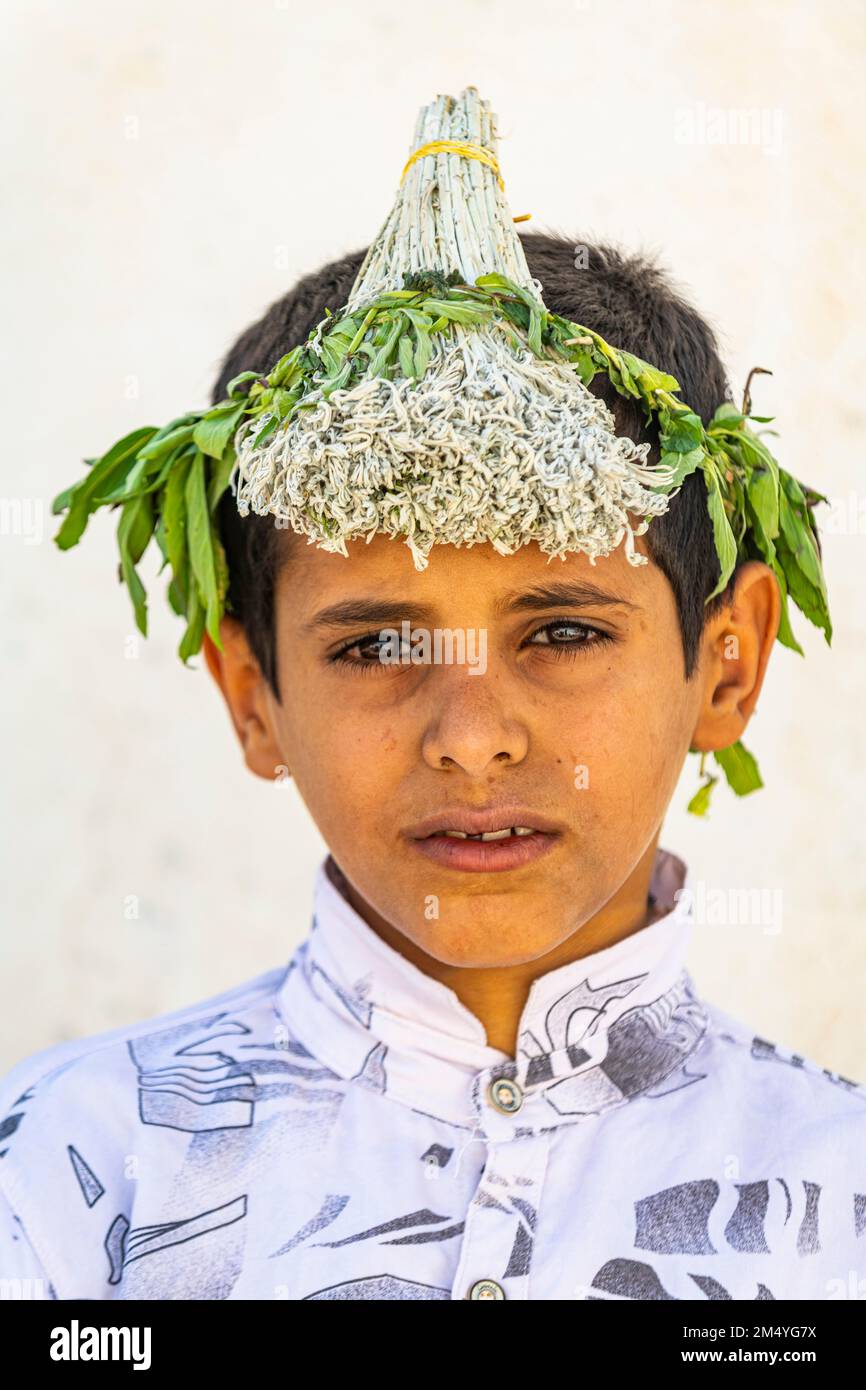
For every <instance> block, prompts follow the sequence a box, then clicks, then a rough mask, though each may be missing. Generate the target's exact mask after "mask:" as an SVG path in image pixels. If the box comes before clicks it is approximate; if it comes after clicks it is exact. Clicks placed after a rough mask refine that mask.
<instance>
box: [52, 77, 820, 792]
mask: <svg viewBox="0 0 866 1390" xmlns="http://www.w3.org/2000/svg"><path fill="white" fill-rule="evenodd" d="M496 149H497V140H496V130H495V118H494V116H493V114H492V113H491V111H490V108H489V105H488V103H487V102H485V101H482V100H480V98H479V96H478V93H477V91H476V90H475V88H472V87H470V88H467V89H466V90H465V91H464V92H463V93H462V94H461V96H460V97H459V98H452V97H447V96H439V97H438V98H437V99H436V100H435V101H434V102H432V103H431V104H430V105H428V106H425V107H424V108H423V109H422V110H421V113H420V115H419V117H418V122H417V125H416V128H415V135H414V139H413V143H412V148H411V152H410V156H409V159H408V160H407V162H406V166H405V168H404V170H403V176H402V178H401V181H400V186H399V188H398V191H397V196H396V199H395V202H394V206H393V208H392V210H391V212H390V214H389V216H388V218H387V220H386V221H385V223H384V225H383V227H382V229H381V230H380V232H379V234H378V236H377V237H376V239H375V241H374V242H373V243H372V245H371V246H370V249H369V251H368V253H367V255H366V257H365V259H364V262H363V264H362V266H361V268H360V270H359V272H358V275H357V278H356V280H355V283H354V285H353V287H352V291H351V293H350V295H349V299H348V302H347V303H346V304H345V305H344V306H343V307H342V308H341V309H339V311H338V312H336V313H331V312H330V311H328V312H327V314H326V317H325V318H324V319H323V320H322V322H321V323H319V324H318V325H317V327H316V328H315V329H313V331H312V332H311V333H310V334H309V336H308V338H307V339H306V341H305V342H303V343H300V344H298V345H297V346H295V347H293V348H292V350H291V351H290V352H287V353H286V354H285V355H284V356H283V357H281V358H280V360H279V361H278V362H277V363H276V364H275V366H274V367H273V369H272V370H271V371H270V372H269V373H268V375H267V376H266V377H262V376H260V375H259V374H258V373H256V372H253V371H246V372H241V374H240V375H239V376H236V377H235V378H234V380H233V381H231V382H230V383H229V385H228V388H227V392H228V394H227V397H226V399H225V400H223V401H221V402H220V403H219V404H217V405H215V406H213V407H211V408H209V409H206V410H203V411H193V412H191V413H189V414H186V415H182V416H180V417H178V418H177V419H175V420H172V421H170V422H169V423H168V424H167V425H164V426H163V427H162V428H161V429H157V428H153V427H147V428H143V429H139V430H135V431H133V433H132V434H129V435H127V436H126V437H125V438H124V439H121V440H119V441H118V442H117V443H116V444H114V445H113V446H112V447H111V448H110V449H109V450H108V452H107V453H106V454H104V455H103V456H102V457H101V458H99V459H93V460H87V462H88V463H89V465H90V471H89V472H88V474H87V475H86V477H84V478H83V479H82V480H81V481H79V482H77V483H75V484H73V485H72V486H71V487H69V488H68V489H66V491H64V492H62V493H61V494H60V495H59V496H58V497H57V498H55V500H54V504H53V509H54V512H55V513H60V512H65V513H66V515H65V517H64V520H63V522H62V525H61V526H60V529H59V531H58V533H57V536H56V537H55V539H56V542H57V544H58V545H59V546H60V548H61V549H68V548H69V547H71V546H74V545H76V544H77V543H78V541H79V540H80V538H81V536H82V534H83V533H84V530H85V528H86V526H87V522H88V520H89V518H90V515H91V513H93V512H95V511H97V510H98V509H99V508H101V507H111V508H119V509H120V518H119V523H118V528H117V540H118V547H119V551H120V566H119V571H120V577H121V580H122V581H123V582H125V583H126V585H127V587H128V589H129V592H130V595H131V597H132V602H133V606H134V609H135V618H136V623H137V625H138V627H139V629H140V631H141V632H142V633H144V634H146V632H147V602H146V594H145V590H144V586H143V584H142V582H141V579H140V577H139V575H138V572H137V569H136V566H137V565H138V563H139V561H140V559H141V557H142V555H143V554H144V552H145V550H146V549H147V547H148V545H149V544H150V542H151V540H152V539H153V540H155V541H156V544H157V546H158V547H159V550H160V551H161V554H162V557H163V564H162V569H165V568H166V567H168V568H169V570H170V572H171V579H170V582H169V586H168V599H169V602H170V604H171V606H172V608H173V609H174V611H175V612H176V613H177V614H179V615H180V616H182V617H183V618H184V619H185V620H186V630H185V632H184V635H183V638H182V640H181V643H180V647H179V655H180V656H181V658H182V659H183V660H184V662H186V661H188V659H189V658H190V657H191V656H192V655H193V654H194V653H195V652H197V651H198V650H199V648H200V647H201V644H202V640H203V635H204V632H205V631H207V632H208V633H209V635H210V636H211V638H212V639H213V641H214V642H215V643H216V644H217V646H220V645H221V644H220V636H219V623H220V619H221V617H222V615H223V613H224V611H226V595H227V589H228V569H227V564H226V557H225V552H224V550H223V547H222V544H221V541H220V537H219V533H218V528H217V523H216V509H217V504H218V503H219V501H220V498H221V497H222V496H223V494H224V493H225V491H226V489H227V488H229V487H231V488H232V491H233V494H234V495H235V497H236V499H237V505H238V510H239V512H240V513H241V515H244V516H245V515H247V514H248V513H249V511H250V510H252V511H254V512H256V513H258V514H260V515H271V516H273V517H274V518H275V521H276V522H277V523H278V524H281V525H286V526H291V528H292V529H293V530H294V531H296V532H298V533H301V534H305V535H306V536H307V537H308V538H309V540H310V542H311V543H315V544H317V545H319V546H320V547H322V548H324V549H326V550H331V551H337V552H339V553H341V554H343V555H345V554H347V553H348V552H347V542H348V541H349V540H352V539H358V538H365V539H366V538H369V537H370V536H372V535H373V534H375V533H377V532H378V533H384V534H385V535H389V536H392V537H394V538H400V539H402V540H404V541H405V543H406V544H407V545H408V546H409V548H410V550H411V552H412V555H413V557H414V561H415V565H416V566H417V567H418V568H419V569H423V568H424V567H425V566H426V564H427V562H428V556H429V553H430V550H431V548H432V546H433V545H434V544H447V543H450V544H453V545H474V544H479V543H484V542H489V543H490V544H491V545H493V546H494V547H495V548H496V550H498V551H499V552H500V553H502V554H512V553H513V552H514V551H515V550H517V549H518V548H519V547H521V546H523V545H525V544H528V543H529V542H535V543H536V544H537V545H538V546H539V548H540V549H541V550H542V551H544V552H545V553H546V554H548V555H550V556H557V555H565V554H566V553H568V552H573V551H582V552H584V553H586V554H587V555H588V556H589V558H590V561H591V563H593V564H594V563H595V560H596V558H597V557H598V556H605V555H607V554H609V553H610V552H611V551H612V550H613V549H614V548H615V547H616V546H617V545H619V544H620V542H621V541H622V540H623V539H625V548H626V555H627V558H628V560H629V562H630V563H631V564H634V565H641V564H646V563H647V560H646V557H645V556H643V555H641V554H640V553H639V552H637V551H636V550H635V548H634V536H635V535H641V534H643V533H644V532H645V531H646V530H647V528H648V526H649V524H650V521H651V520H652V518H653V517H655V516H659V515H661V514H662V513H664V512H666V511H667V509H668V507H669V505H670V501H671V498H672V497H673V496H675V495H676V493H677V491H678V490H679V488H680V487H681V485H682V483H683V481H684V479H685V478H687V477H688V476H689V474H691V473H693V472H696V471H697V470H700V471H701V473H702V474H703V477H704V481H705V484H706V497H707V508H708V511H709V515H710V518H711V521H712V526H713V535H714V540H715V546H716V551H717V554H718V558H719V566H720V576H719V582H718V584H717V585H716V587H715V589H714V590H713V593H712V594H710V595H709V596H708V599H707V602H709V600H710V599H711V598H714V597H715V595H716V594H718V593H721V592H722V591H723V590H724V589H725V588H726V586H727V584H728V581H729V579H730V577H731V575H732V574H733V572H734V569H735V567H736V565H737V564H738V563H740V562H742V561H744V560H747V559H751V558H754V559H760V560H763V561H765V562H766V563H767V564H768V565H770V566H771V567H772V569H773V570H774V572H775V574H776V577H777V579H778V582H779V587H780V590H781V598H782V618H781V624H780V628H779V633H778V638H779V641H781V642H782V643H783V645H785V646H787V647H791V648H792V649H793V650H794V651H797V652H800V654H801V655H802V649H801V647H800V646H799V644H798V643H797V641H796V638H795V637H794V635H793V632H792V630H791V626H790V622H789V617H788V599H789V597H790V598H791V599H792V600H793V601H794V603H796V604H797V606H798V607H799V608H800V609H801V611H802V612H803V613H804V614H805V615H806V617H807V618H808V619H809V620H810V621H811V622H813V623H815V624H816V625H817V626H818V627H820V628H821V629H822V630H823V631H824V634H825V637H826V639H827V641H828V643H829V641H830V637H831V627H830V617H829V613H828V606H827V592H826V586H825V582H824V576H823V571H822V566H821V557H820V546H819V543H818V537H817V528H816V526H815V521H814V515H813V510H812V508H813V506H814V505H815V504H816V503H817V502H826V501H827V498H826V497H824V496H822V494H820V493H817V492H815V491H814V490H813V489H811V488H809V487H806V486H803V485H801V484H800V483H798V482H797V481H796V479H795V478H793V477H792V476H791V475H790V474H789V473H786V472H785V471H784V470H783V469H782V468H780V466H779V465H778V463H777V462H776V460H775V459H774V458H773V456H772V454H771V453H770V451H769V449H768V448H767V446H766V444H765V443H764V442H763V440H762V438H761V437H760V436H759V435H758V434H757V433H755V432H753V431H752V430H751V429H750V428H749V426H748V424H747V421H749V420H753V421H755V422H757V423H761V424H765V423H768V418H767V417H760V416H753V415H751V414H750V413H749V411H750V402H749V398H748V395H749V393H748V388H747V390H746V400H745V402H744V404H743V408H742V410H738V409H737V407H736V406H735V405H734V404H733V403H732V402H725V403H724V404H722V405H721V406H720V407H719V409H718V410H717V411H716V413H715V415H714V416H713V418H712V420H710V421H709V423H707V424H706V425H705V424H704V423H703V422H702V420H701V419H700V417H699V416H698V415H697V414H695V412H694V411H692V410H690V409H689V407H688V405H687V404H685V403H684V402H682V401H681V400H679V399H678V398H677V392H678V391H679V386H678V383H677V381H676V380H675V379H674V377H672V376H670V375H668V374H667V373H666V372H663V371H660V370H658V368H656V367H654V366H651V365H650V364H649V363H647V362H644V361H642V360H641V359H640V358H638V357H635V356H634V355H633V354H632V353H629V352H625V351H623V350H621V349H618V348H615V347H612V346H611V345H610V344H609V343H606V342H605V341H604V339H603V338H601V337H600V335H599V334H598V333H596V332H594V331H593V329H592V328H591V327H589V326H585V325H583V324H578V323H574V322H572V321H570V320H568V319H565V318H563V317H561V316H560V315H558V314H553V313H550V312H549V311H548V310H547V309H546V307H545V305H544V302H543V299H542V286H541V285H540V284H539V282H538V281H537V280H534V279H533V278H532V276H531V274H530V272H529V268H528V266H527V263H526V259H525V256H524V252H523V247H522V245H521V242H520V239H519V237H518V235H517V233H516V231H515V227H514V223H515V221H516V220H519V219H514V218H512V216H511V214H510V211H509V208H508V205H507V203H506V201H505V197H504V185H503V182H502V178H501V175H500V172H499V165H498V161H497V158H496ZM598 372H605V373H606V374H607V376H608V377H609V379H610V381H611V382H612V383H613V385H614V387H615V389H616V390H617V391H618V392H619V394H620V395H623V396H631V397H633V398H634V399H636V400H638V401H640V403H641V406H642V408H643V412H644V415H645V418H646V421H647V423H648V424H649V423H651V422H652V421H653V419H655V420H656V421H657V424H658V431H659V441H660V459H659V461H658V463H656V464H651V463H648V462H647V457H646V456H647V454H648V452H649V450H650V445H649V443H643V444H636V443H634V441H632V440H631V439H629V438H626V437H622V436H618V435H617V434H616V432H615V420H614V416H613V414H612V412H611V411H610V410H609V409H608V407H607V406H606V404H605V403H604V402H603V401H601V400H600V399H599V398H598V397H597V396H595V395H594V394H593V393H592V392H591V391H590V390H589V383H590V382H591V381H592V379H593V378H594V376H595V375H596V373H598ZM632 517H637V518H640V521H639V523H638V525H637V526H636V527H633V525H632ZM160 572H162V571H160ZM705 756H706V755H704V754H702V755H701V775H702V776H704V778H705V780H704V782H703V784H702V785H701V787H700V788H699V790H698V792H697V793H696V795H695V796H694V797H693V798H692V800H691V801H690V803H689V810H690V811H693V812H694V813H696V814H704V813H705V812H706V810H707V807H708V804H709V795H710V792H711V789H712V787H713V785H714V783H715V782H716V781H717V780H718V778H717V777H716V776H713V775H711V774H709V773H706V772H705ZM713 757H714V759H715V761H716V762H717V763H718V764H719V766H720V767H721V769H722V770H723V772H724V773H725V776H726V778H727V780H728V782H729V784H730V785H731V787H732V788H733V790H734V791H735V792H737V793H738V794H739V795H743V794H745V793H747V792H750V791H753V790H754V789H755V788H757V787H760V786H761V785H762V782H761V778H760V775H759V773H758V769H757V765H756V763H755V760H754V758H753V757H752V755H751V754H750V753H749V752H748V751H747V750H746V749H745V748H744V747H743V746H742V744H740V743H736V744H734V745H733V746H732V747H730V748H727V749H723V750H721V751H719V752H715V753H714V754H713Z"/></svg>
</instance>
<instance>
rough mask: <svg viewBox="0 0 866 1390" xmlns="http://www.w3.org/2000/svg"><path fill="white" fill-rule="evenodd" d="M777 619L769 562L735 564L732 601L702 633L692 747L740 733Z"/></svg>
mask: <svg viewBox="0 0 866 1390" xmlns="http://www.w3.org/2000/svg"><path fill="white" fill-rule="evenodd" d="M780 619H781V593H780V590H779V582H778V580H777V578H776V575H775V574H774V573H773V571H772V569H771V568H770V567H769V565H765V564H764V563H763V562H762V561H760V560H747V561H746V562H745V563H744V564H742V565H740V566H739V568H738V569H737V573H736V579H735V586H734V595H733V599H732V601H731V603H730V604H729V605H728V606H727V607H726V608H724V609H723V610H722V611H721V612H720V613H718V614H717V615H716V617H715V618H714V619H712V620H711V621H710V622H709V623H708V624H707V628H706V631H705V633H704V639H703V643H704V652H703V659H702V667H703V671H704V680H703V695H702V702H701V707H700V711H699V714H698V719H697V723H696V725H695V730H694V734H693V737H692V745H691V746H692V748H693V749H694V750H696V751H698V752H712V751H717V750H719V749H722V748H729V747H730V746H731V745H732V744H734V743H736V742H737V740H738V739H739V738H740V737H741V735H742V733H743V730H744V729H745V728H746V726H747V724H748V723H749V720H750V719H751V717H752V715H753V714H754V712H755V708H756V705H757V702H758V696H759V695H760V693H761V687H762V685H763V683H764V676H765V674H766V670H767V665H768V663H769V660H770V654H771V652H772V649H773V644H774V642H775V640H776V635H777V633H778V630H779V622H780Z"/></svg>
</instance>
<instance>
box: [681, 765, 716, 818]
mask: <svg viewBox="0 0 866 1390" xmlns="http://www.w3.org/2000/svg"><path fill="white" fill-rule="evenodd" d="M718 780H719V779H718V777H714V776H713V775H712V773H708V774H707V779H706V781H705V782H702V783H701V785H700V786H699V787H698V789H697V791H696V792H695V794H694V796H693V797H692V799H691V801H690V802H689V804H688V806H687V807H686V810H687V811H691V813H692V815H693V816H705V815H706V814H707V812H708V811H709V809H710V795H711V793H712V790H713V787H714V786H715V785H716V783H717V782H718Z"/></svg>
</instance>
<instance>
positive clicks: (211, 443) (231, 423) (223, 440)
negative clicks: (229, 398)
mask: <svg viewBox="0 0 866 1390" xmlns="http://www.w3.org/2000/svg"><path fill="white" fill-rule="evenodd" d="M245 409H246V406H245V405H244V403H243V402H241V403H240V404H239V405H231V406H225V407H224V406H218V407H217V408H216V409H215V410H212V411H209V412H208V414H207V415H205V416H204V417H203V418H202V419H201V420H200V421H199V423H198V424H197V425H196V427H195V430H194V431H193V436H192V438H193V442H194V443H195V444H196V445H197V447H198V448H199V449H201V451H202V453H203V454H210V456H211V458H216V459H218V458H222V455H223V451H224V449H225V447H226V445H227V444H228V442H229V440H230V439H231V438H232V436H233V435H234V433H235V430H236V429H237V427H238V425H239V423H240V418H241V416H242V415H243V413H244V410H245Z"/></svg>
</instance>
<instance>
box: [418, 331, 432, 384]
mask: <svg viewBox="0 0 866 1390" xmlns="http://www.w3.org/2000/svg"><path fill="white" fill-rule="evenodd" d="M432 352H433V347H432V344H431V342H430V334H429V332H428V331H427V328H426V327H424V326H423V325H421V324H417V323H416V325H415V376H416V377H418V379H419V381H420V379H421V377H422V376H423V375H424V373H425V372H426V370H427V367H428V366H429V363H430V357H431V355H432Z"/></svg>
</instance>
